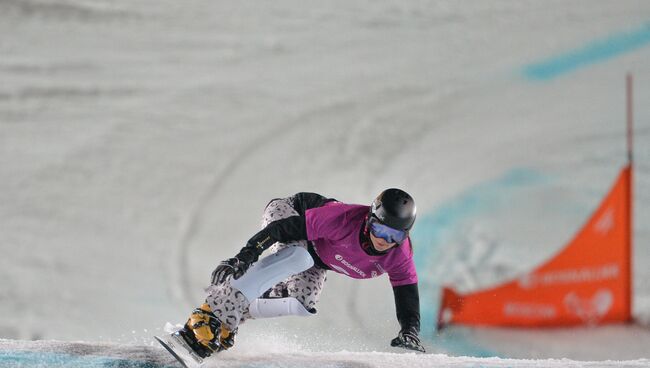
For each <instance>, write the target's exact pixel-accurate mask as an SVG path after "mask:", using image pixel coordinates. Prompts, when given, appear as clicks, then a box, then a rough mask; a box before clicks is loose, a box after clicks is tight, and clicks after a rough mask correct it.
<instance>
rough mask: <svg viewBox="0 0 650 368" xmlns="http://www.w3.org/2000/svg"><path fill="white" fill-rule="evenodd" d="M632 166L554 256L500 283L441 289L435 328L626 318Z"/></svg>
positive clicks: (628, 308) (563, 323)
mask: <svg viewBox="0 0 650 368" xmlns="http://www.w3.org/2000/svg"><path fill="white" fill-rule="evenodd" d="M631 178H632V167H631V164H629V165H627V166H626V167H624V168H623V169H622V170H621V172H620V174H619V177H618V179H617V180H616V183H615V185H614V187H613V188H612V189H611V191H610V192H609V193H608V195H607V196H606V197H605V199H604V200H603V202H602V203H601V205H600V206H599V208H598V209H597V210H596V211H595V212H594V213H593V214H592V216H591V218H590V219H589V221H588V222H587V223H586V224H585V226H584V227H583V228H582V230H580V231H579V232H578V234H577V235H576V236H575V238H574V239H573V240H572V241H571V242H570V243H569V244H568V245H567V246H566V247H565V248H564V249H563V250H562V251H561V252H560V253H559V254H558V255H556V256H555V257H554V258H553V259H551V260H550V261H548V262H547V263H545V264H543V265H542V266H540V267H538V268H537V269H535V270H533V271H532V272H530V273H528V274H525V275H523V276H522V277H520V278H518V279H516V280H513V281H510V282H507V283H505V284H503V285H501V286H497V287H495V288H491V289H488V290H482V291H478V292H474V293H469V294H466V295H460V294H458V293H456V292H455V291H454V290H452V289H451V288H448V287H446V288H444V289H443V295H442V302H441V306H440V312H439V315H438V329H441V328H442V327H444V325H446V324H450V323H458V324H467V325H485V326H513V327H540V326H569V325H579V324H601V323H608V322H625V321H630V320H631V299H632V298H631V287H632V280H631V264H630V262H631V250H632V246H631V243H632V239H631V224H632V218H631V205H632V203H631V195H632V194H631V192H632V191H631Z"/></svg>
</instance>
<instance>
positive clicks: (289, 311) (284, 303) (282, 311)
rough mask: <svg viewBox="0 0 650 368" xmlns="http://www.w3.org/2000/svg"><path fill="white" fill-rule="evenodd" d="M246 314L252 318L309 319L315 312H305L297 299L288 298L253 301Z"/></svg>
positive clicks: (305, 309)
mask: <svg viewBox="0 0 650 368" xmlns="http://www.w3.org/2000/svg"><path fill="white" fill-rule="evenodd" d="M248 312H249V313H250V314H251V317H253V318H272V317H283V316H301V317H309V316H313V315H315V314H316V310H315V309H313V310H312V311H309V310H307V308H305V306H304V305H302V303H301V302H299V301H298V299H296V298H293V297H288V298H270V299H255V300H253V301H252V302H251V303H250V305H249V306H248Z"/></svg>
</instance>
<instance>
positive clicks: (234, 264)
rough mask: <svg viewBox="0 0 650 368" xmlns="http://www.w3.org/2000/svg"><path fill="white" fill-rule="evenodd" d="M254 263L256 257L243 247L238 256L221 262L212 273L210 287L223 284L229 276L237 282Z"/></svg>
mask: <svg viewBox="0 0 650 368" xmlns="http://www.w3.org/2000/svg"><path fill="white" fill-rule="evenodd" d="M255 261H257V255H256V254H254V253H253V252H252V251H251V250H249V249H247V248H246V247H245V248H244V249H242V251H241V252H239V254H237V255H236V256H234V257H233V258H228V259H226V260H225V261H223V262H221V263H220V264H219V266H217V268H215V269H214V271H212V285H218V284H223V283H224V282H226V281H227V280H228V278H229V277H231V276H232V277H233V278H234V279H235V280H237V279H238V278H240V277H242V276H243V275H244V273H246V271H247V270H248V268H249V267H250V266H251V265H252V264H253V263H254V262H255Z"/></svg>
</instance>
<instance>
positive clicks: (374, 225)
mask: <svg viewBox="0 0 650 368" xmlns="http://www.w3.org/2000/svg"><path fill="white" fill-rule="evenodd" d="M369 224H370V233H372V235H374V236H375V237H376V238H382V239H384V240H385V241H387V242H388V243H397V244H402V242H403V241H404V240H405V239H406V238H407V237H408V236H409V234H408V231H405V230H397V229H393V228H392V227H390V226H388V225H384V224H382V223H381V222H380V221H379V219H377V218H376V217H373V216H371V217H370V221H369Z"/></svg>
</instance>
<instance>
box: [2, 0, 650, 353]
mask: <svg viewBox="0 0 650 368" xmlns="http://www.w3.org/2000/svg"><path fill="white" fill-rule="evenodd" d="M0 14H2V16H1V17H0V19H1V20H0V55H1V57H0V82H1V83H0V178H2V180H0V249H1V250H2V254H3V256H2V257H0V280H2V283H0V300H2V302H1V303H0V337H3V338H8V339H16V340H20V341H22V340H32V339H40V340H63V341H89V342H95V341H98V342H102V343H118V344H132V345H136V347H133V349H135V350H137V349H139V348H141V346H142V345H148V344H150V343H151V335H152V334H153V333H160V326H162V325H163V324H164V322H166V321H170V320H171V321H181V320H183V319H184V318H185V317H186V315H187V313H188V311H189V310H190V308H192V307H193V306H195V305H196V304H198V303H199V302H200V301H201V299H202V297H203V296H202V288H203V287H204V286H206V284H207V280H208V277H209V274H210V272H211V270H212V268H213V267H214V265H215V264H216V263H217V262H218V261H220V260H221V259H223V258H226V257H230V256H232V254H234V253H235V252H236V251H237V250H238V249H239V248H240V247H241V246H242V245H243V244H244V242H245V241H246V240H247V239H248V237H249V236H250V235H251V234H252V233H253V232H254V231H255V230H256V229H257V227H258V226H259V219H260V215H261V211H262V209H263V206H264V205H265V204H266V203H267V202H268V200H269V199H271V198H274V197H278V196H285V195H289V194H292V193H294V192H297V191H305V190H308V191H315V192H319V193H322V194H325V195H328V196H333V197H336V198H338V199H340V200H343V201H347V202H356V203H368V202H369V201H370V200H371V199H372V198H373V197H374V196H375V195H376V194H377V193H378V192H379V191H380V190H381V189H383V188H386V187H390V186H400V187H404V188H406V189H407V190H408V191H409V192H410V193H412V194H413V195H414V197H415V198H416V200H417V201H418V209H419V220H418V224H417V225H416V229H415V231H414V234H413V236H414V240H415V243H416V257H417V263H418V270H419V274H420V277H421V285H422V286H421V294H422V314H423V322H424V324H423V334H425V335H426V336H427V340H426V345H427V348H428V350H429V351H430V352H432V353H446V354H452V355H459V356H462V355H472V356H501V357H518V358H535V359H543V358H550V357H553V358H571V359H579V360H582V361H589V360H603V361H606V360H607V359H615V360H635V359H641V358H646V357H647V353H646V346H647V342H648V340H650V337H649V336H650V332H649V330H648V328H647V327H643V326H647V325H648V323H647V322H648V321H650V283H649V281H648V280H650V274H649V273H650V269H649V268H648V267H647V265H648V262H650V250H649V249H650V248H648V246H647V244H648V243H649V240H650V228H649V227H648V225H647V224H648V223H650V206H648V204H649V203H650V197H649V196H648V193H650V190H649V188H650V175H649V174H648V173H649V172H650V151H649V148H648V147H650V145H648V144H647V142H649V135H650V125H649V124H650V110H648V109H647V108H645V103H644V101H648V99H649V98H650V97H649V96H650V63H648V60H650V58H649V57H650V47H648V40H650V37H648V34H649V33H650V31H648V27H649V24H650V23H648V22H649V21H650V3H648V2H647V1H643V0H638V1H633V0H624V1H617V2H611V1H600V0H592V1H578V2H565V1H560V0H557V1H556V0H552V1H545V2H537V1H517V2H511V1H505V0H495V1H490V2H459V1H437V2H432V1H424V0H417V1H409V2H402V1H390V0H382V1H372V2H370V1H331V2H326V3H310V4H309V5H306V4H305V3H304V2H303V1H297V0H285V1H276V2H271V3H266V2H243V3H241V2H239V3H232V2H222V1H200V0H196V1H191V2H183V3H179V2H175V1H167V0H157V1H153V0H144V1H139V2H135V3H133V2H113V1H104V0H58V1H55V0H6V1H1V2H0ZM576 55H577V56H576ZM540 65H542V66H544V65H560V66H559V67H555V69H551V72H547V73H546V74H542V75H541V76H540V74H535V73H531V72H530V70H531V68H532V70H538V69H535V68H536V67H539V66H540ZM627 71H631V72H634V74H635V77H636V92H637V94H636V102H637V105H636V106H637V109H636V122H637V126H636V128H637V130H636V132H637V135H636V163H635V164H636V166H635V168H636V172H635V193H636V207H635V219H636V228H635V234H634V236H635V244H636V247H635V259H634V266H635V284H634V290H635V300H634V314H635V316H637V318H638V319H639V320H640V321H641V322H644V324H642V325H641V326H612V327H607V328H601V329H575V330H574V329H572V330H549V331H511V330H500V329H497V330H485V329H480V330H474V329H452V330H450V331H448V332H445V333H444V334H442V335H440V336H438V335H436V334H435V333H434V331H433V328H432V322H433V318H434V316H435V313H436V308H437V301H438V300H437V298H438V295H437V293H438V288H439V286H440V285H442V284H444V283H453V284H454V285H456V286H458V287H459V288H460V289H461V290H470V289H473V288H478V287H483V286H488V285H491V284H494V283H497V282H500V281H503V280H504V279H507V278H509V277H512V276H514V275H517V274H518V273H520V272H522V271H524V270H527V269H529V268H530V267H532V266H534V265H536V264H538V263H539V262H542V261H543V260H545V259H547V258H548V257H549V256H551V255H552V254H554V253H555V252H556V251H558V250H559V249H560V248H561V247H562V246H563V244H564V243H565V242H566V241H567V240H568V239H570V237H571V236H572V235H573V233H574V232H575V231H576V230H577V229H578V228H579V227H580V226H581V225H582V223H583V222H584V221H585V220H586V218H587V217H588V215H589V213H590V211H592V210H593V209H594V208H595V207H596V205H597V203H598V202H599V201H600V198H601V197H602V195H603V194H604V193H605V192H606V191H607V189H608V188H609V186H610V185H611V182H612V181H613V180H614V178H615V175H616V173H617V171H618V169H619V168H620V166H621V165H622V164H623V163H624V160H625V154H624V152H625V145H624V143H625V141H624V138H623V134H624V106H625V105H624V103H625V102H624V74H625V72H627ZM397 330H398V326H397V322H396V321H395V317H394V306H393V301H392V293H391V290H390V287H389V285H388V282H387V280H386V278H379V279H376V280H370V281H360V282H354V281H352V280H349V279H346V278H343V277H341V276H339V275H336V274H333V273H330V275H329V279H328V283H327V285H326V288H325V290H324V293H323V296H322V300H321V303H320V306H319V315H318V317H316V318H310V319H297V318H296V319H292V318H290V319H285V320H268V321H252V322H250V323H247V324H246V325H244V326H242V330H241V334H240V335H241V336H240V341H239V342H238V344H241V345H238V348H240V347H241V350H239V351H244V348H243V346H245V344H246V342H247V339H252V337H253V336H271V337H270V338H268V339H265V340H264V341H265V342H264V344H267V343H268V341H270V340H278V341H284V342H287V344H289V345H292V344H297V345H295V346H299V347H300V348H299V349H296V350H294V351H292V353H294V354H297V355H296V356H295V359H296V361H300V359H301V358H300V357H299V356H300V354H302V352H303V351H305V352H306V351H313V352H315V353H314V354H315V355H313V356H312V357H313V359H316V361H319V360H318V359H321V358H320V357H321V355H318V354H320V353H318V352H339V351H355V352H359V354H361V355H355V354H356V353H355V354H353V353H349V354H348V355H349V359H351V360H355V359H357V358H354V357H358V356H363V357H364V358H363V359H368V360H369V361H370V362H371V363H370V364H371V365H380V364H384V363H383V361H390V358H389V357H390V356H389V355H384V353H371V352H373V351H379V352H384V351H389V350H388V349H390V348H389V347H387V343H388V341H389V340H390V338H392V337H393V336H394V335H395V333H396V332H397ZM269 334H270V335H269ZM248 341H250V340H248ZM305 342H308V344H307V343H305ZM3 344H5V345H4V346H7V345H6V344H9V345H11V344H15V345H16V346H18V347H16V349H18V348H20V349H23V350H30V349H32V347H33V346H34V345H33V343H23V342H15V343H14V342H8V343H3ZM41 344H44V345H46V346H49V344H51V346H53V348H51V349H50V350H52V351H58V352H59V353H72V354H76V352H75V351H67V350H66V349H67V348H64V347H61V346H65V345H60V344H59V343H49V342H41ZM89 344H91V345H92V346H97V345H95V344H94V343H89ZM262 345H263V344H262ZM11 346H14V345H11ZM274 346H275V345H274ZM292 346H294V345H292ZM59 347H61V348H59ZM7 349H8V350H12V349H14V347H11V348H7ZM56 349H60V350H56ZM116 349H117V350H120V349H126V350H125V351H129V350H128V348H122V347H120V348H116ZM142 349H145V348H142ZM284 349H286V346H285V344H283V345H282V346H278V353H280V352H281V351H282V350H284ZM301 349H306V350H301ZM145 350H147V351H153V350H152V349H149V348H146V349H145ZM3 351H4V350H3ZM3 354H4V353H3ZM229 354H231V353H229ZM242 354H243V353H242ZM337 354H343V355H344V356H345V354H344V353H337ZM364 354H366V355H364ZM336 356H339V355H336ZM232 357H233V359H239V358H238V355H237V352H236V351H233V352H232ZM316 357H319V358H316ZM241 359H242V361H245V358H241ZM290 359H294V358H293V357H292V358H290ZM322 359H326V358H322ZM342 359H348V358H342ZM409 359H411V358H409ZM412 359H415V360H419V359H421V360H422V361H423V363H414V362H410V363H409V364H433V363H432V361H428V359H442V362H437V363H435V364H450V365H451V364H460V365H463V364H465V365H470V366H476V365H478V366H480V365H483V364H485V365H489V364H492V363H491V361H480V360H476V361H474V360H471V359H470V360H463V358H458V359H456V358H444V357H441V356H437V355H434V356H431V357H429V356H426V357H419V356H418V357H414V358H412ZM446 359H448V360H446ZM355 361H356V360H355ZM425 361H426V362H428V363H424V362H425ZM447 362H448V363H447ZM502 363H503V362H501V363H494V364H502ZM646 363H647V362H646ZM242 364H244V363H242ZM251 364H253V365H254V364H256V363H254V362H253V363H251ZM278 364H279V365H281V364H283V363H281V362H278ZM287 364H289V363H287ZM290 364H294V363H290ZM296 364H297V363H296ZM332 364H335V363H332ZM355 364H356V363H355ZM504 364H506V363H504ZM517 364H529V363H528V362H523V361H522V362H517ZM530 364H539V365H546V364H556V363H553V362H550V361H538V362H536V361H532V362H530ZM576 364H587V363H576ZM603 364H605V363H603ZM607 364H609V363H607ZM629 364H639V362H638V361H637V362H636V363H635V362H631V363H629ZM524 366H525V365H524Z"/></svg>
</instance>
